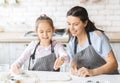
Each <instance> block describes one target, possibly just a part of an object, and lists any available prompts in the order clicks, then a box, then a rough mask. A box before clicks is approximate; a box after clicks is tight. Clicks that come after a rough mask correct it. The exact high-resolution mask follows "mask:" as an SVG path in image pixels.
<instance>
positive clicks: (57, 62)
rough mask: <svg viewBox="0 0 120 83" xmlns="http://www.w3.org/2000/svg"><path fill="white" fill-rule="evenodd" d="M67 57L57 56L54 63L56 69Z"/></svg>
mask: <svg viewBox="0 0 120 83" xmlns="http://www.w3.org/2000/svg"><path fill="white" fill-rule="evenodd" d="M64 61H65V59H64V58H63V57H60V58H57V59H56V61H55V63H54V69H55V70H57V69H58V68H60V67H61V65H62V64H63V63H64Z"/></svg>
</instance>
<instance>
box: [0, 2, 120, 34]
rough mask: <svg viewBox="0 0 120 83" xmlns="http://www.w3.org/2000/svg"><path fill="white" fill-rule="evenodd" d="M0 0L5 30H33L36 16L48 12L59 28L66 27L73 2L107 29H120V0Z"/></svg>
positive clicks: (100, 26)
mask: <svg viewBox="0 0 120 83" xmlns="http://www.w3.org/2000/svg"><path fill="white" fill-rule="evenodd" d="M18 1H19V3H15V0H8V3H6V4H5V3H4V0H0V28H3V29H4V30H5V31H19V32H20V31H29V30H34V23H35V20H36V18H37V17H38V16H40V14H47V15H48V16H50V17H51V18H52V19H53V20H54V23H55V26H56V27H57V28H66V12H67V11H68V10H69V9H70V8H71V7H73V6H76V5H80V6H84V7H85V8H86V9H87V10H88V12H89V16H90V19H91V20H92V21H94V22H95V25H96V26H98V28H101V29H103V30H105V31H120V0H100V2H98V3H95V2H93V0H86V1H87V2H86V3H81V0H18Z"/></svg>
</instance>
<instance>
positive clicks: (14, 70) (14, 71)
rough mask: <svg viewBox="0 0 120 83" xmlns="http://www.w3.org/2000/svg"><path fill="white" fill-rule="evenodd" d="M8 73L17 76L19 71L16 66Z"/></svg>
mask: <svg viewBox="0 0 120 83" xmlns="http://www.w3.org/2000/svg"><path fill="white" fill-rule="evenodd" d="M10 72H11V73H15V74H18V73H20V69H19V68H18V67H17V66H13V67H12V68H11V69H10Z"/></svg>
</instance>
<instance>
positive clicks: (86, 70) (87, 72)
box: [77, 67, 93, 77]
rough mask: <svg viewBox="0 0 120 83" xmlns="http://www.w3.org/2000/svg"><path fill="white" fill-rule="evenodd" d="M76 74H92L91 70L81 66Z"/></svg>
mask: <svg viewBox="0 0 120 83" xmlns="http://www.w3.org/2000/svg"><path fill="white" fill-rule="evenodd" d="M77 75H78V76H81V77H88V76H92V75H93V71H92V70H91V69H87V68H85V67H81V68H79V69H78V73H77Z"/></svg>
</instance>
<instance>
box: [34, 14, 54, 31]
mask: <svg viewBox="0 0 120 83" xmlns="http://www.w3.org/2000/svg"><path fill="white" fill-rule="evenodd" d="M41 21H46V22H48V23H49V24H50V25H51V27H52V29H53V30H54V25H53V21H52V19H51V18H50V17H48V16H47V15H45V14H43V15H40V16H39V17H38V18H37V20H36V23H35V25H36V26H35V27H36V31H37V29H38V25H39V23H40V22H41Z"/></svg>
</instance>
